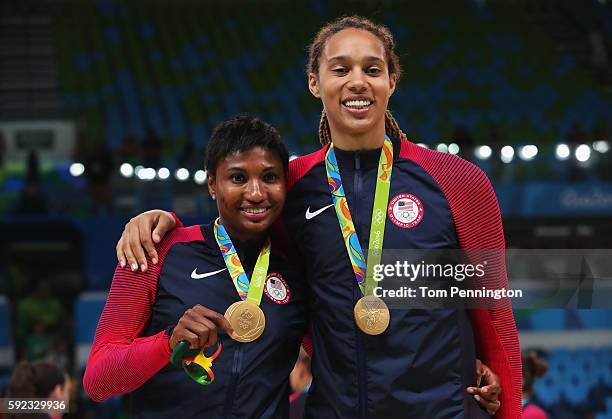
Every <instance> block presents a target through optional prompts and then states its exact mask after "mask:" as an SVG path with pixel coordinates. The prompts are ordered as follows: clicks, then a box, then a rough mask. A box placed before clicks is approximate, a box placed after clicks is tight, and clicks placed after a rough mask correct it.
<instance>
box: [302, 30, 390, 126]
mask: <svg viewBox="0 0 612 419" xmlns="http://www.w3.org/2000/svg"><path fill="white" fill-rule="evenodd" d="M396 81H397V77H396V75H395V74H389V71H388V65H387V58H386V56H385V48H384V46H383V43H382V42H381V40H380V39H378V38H377V37H376V35H374V34H372V33H370V32H369V31H366V30H362V29H354V28H349V29H343V30H341V31H339V32H337V33H336V34H334V35H332V36H331V37H330V38H329V39H328V40H327V41H326V42H325V47H324V48H323V52H322V54H321V59H320V61H319V68H318V72H317V74H313V73H311V74H309V75H308V84H309V89H310V91H311V93H312V94H313V95H314V96H315V97H317V98H320V99H321V101H322V102H323V106H324V108H325V112H326V114H327V118H328V120H329V125H330V129H331V131H332V135H333V134H334V132H336V133H342V134H345V135H355V136H363V135H367V134H370V133H372V134H376V133H378V132H382V133H383V134H384V132H385V131H384V126H385V111H386V110H387V104H388V103H389V97H390V96H391V95H392V94H393V91H394V90H395V84H396Z"/></svg>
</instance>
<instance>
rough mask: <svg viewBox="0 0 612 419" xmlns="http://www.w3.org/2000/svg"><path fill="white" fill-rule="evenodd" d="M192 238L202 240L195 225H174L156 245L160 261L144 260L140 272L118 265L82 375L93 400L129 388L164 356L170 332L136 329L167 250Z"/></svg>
mask: <svg viewBox="0 0 612 419" xmlns="http://www.w3.org/2000/svg"><path fill="white" fill-rule="evenodd" d="M191 240H202V235H201V233H200V230H199V227H198V226H195V227H189V228H176V229H174V230H172V232H170V233H169V234H168V235H166V237H165V238H164V239H163V240H162V242H161V243H160V244H159V245H157V246H156V247H157V252H158V255H159V258H160V260H159V263H158V264H157V265H154V264H153V263H149V269H148V270H147V271H146V272H145V273H139V272H138V271H137V272H132V271H130V270H129V269H127V268H126V269H123V268H121V267H120V266H117V269H116V270H115V275H114V276H113V282H112V285H111V289H110V293H109V295H108V300H107V301H106V305H105V306H104V310H103V311H102V315H101V317H100V320H99V321H98V327H97V329H96V335H95V337H94V342H93V346H92V349H91V353H90V354H89V359H88V360H87V367H86V370H85V375H84V377H83V387H84V388H85V391H86V392H87V394H88V395H89V397H91V398H92V399H93V400H95V401H102V400H106V399H108V398H110V397H113V396H117V395H120V394H125V393H129V392H131V391H134V390H136V389H137V388H139V387H140V386H142V385H143V384H144V383H145V382H146V381H147V380H148V379H149V378H151V377H152V376H153V375H155V374H156V373H157V372H158V371H159V370H160V369H162V368H163V367H164V366H165V365H166V364H167V363H168V362H169V360H170V354H171V351H170V346H169V345H168V339H169V338H168V337H167V336H166V335H165V334H164V331H163V330H160V331H159V332H158V333H156V334H154V335H152V336H147V337H141V334H142V332H143V330H144V328H145V326H146V324H147V322H148V321H149V318H150V316H151V310H152V307H153V305H154V304H155V298H156V297H155V296H156V292H157V283H158V280H159V275H160V272H161V269H162V266H163V263H164V260H165V257H166V254H167V253H168V250H169V249H170V247H171V246H172V245H173V244H174V243H176V242H185V241H191Z"/></svg>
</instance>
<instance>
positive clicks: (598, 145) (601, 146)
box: [593, 141, 610, 154]
mask: <svg viewBox="0 0 612 419" xmlns="http://www.w3.org/2000/svg"><path fill="white" fill-rule="evenodd" d="M593 150H595V151H598V152H600V153H602V154H603V153H607V152H608V151H610V144H609V143H608V142H607V141H595V142H594V143H593Z"/></svg>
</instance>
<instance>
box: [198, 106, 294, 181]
mask: <svg viewBox="0 0 612 419" xmlns="http://www.w3.org/2000/svg"><path fill="white" fill-rule="evenodd" d="M254 147H262V148H264V149H267V150H270V151H272V152H273V153H275V154H276V155H277V156H278V158H279V159H280V160H281V162H282V163H283V169H284V170H285V172H286V171H287V168H288V167H289V152H288V151H287V148H286V147H285V144H284V143H283V140H282V139H281V137H280V135H279V134H278V131H276V129H275V128H274V127H273V126H272V125H270V124H268V123H267V122H265V121H263V120H261V119H259V118H256V117H253V116H249V115H238V116H235V117H234V118H232V119H228V120H227V121H225V122H222V123H221V124H219V125H217V127H216V128H215V129H214V130H213V132H212V135H211V136H210V140H209V141H208V145H207V146H206V170H207V171H208V174H209V176H211V175H212V176H214V175H215V173H216V170H217V165H218V164H219V162H220V161H221V160H223V159H224V158H225V157H227V156H229V155H230V154H234V153H238V152H242V151H247V150H250V149H252V148H254Z"/></svg>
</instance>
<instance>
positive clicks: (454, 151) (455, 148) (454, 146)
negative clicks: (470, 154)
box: [448, 143, 459, 154]
mask: <svg viewBox="0 0 612 419" xmlns="http://www.w3.org/2000/svg"><path fill="white" fill-rule="evenodd" d="M448 152H449V153H451V154H459V146H458V145H457V144H456V143H450V144H449V145H448Z"/></svg>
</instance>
